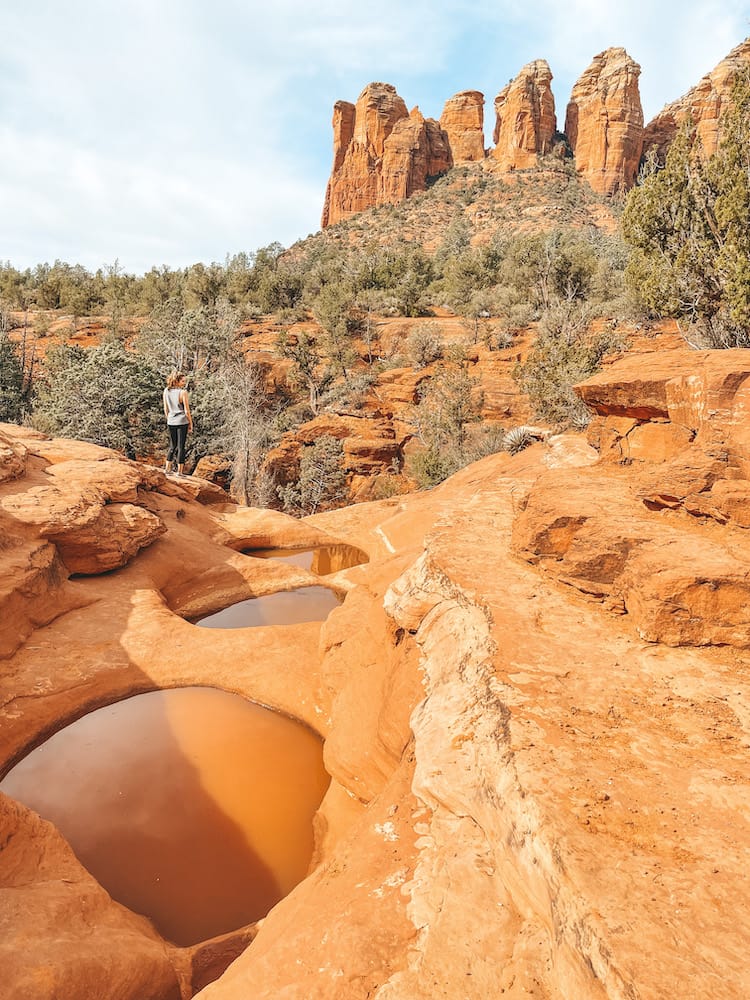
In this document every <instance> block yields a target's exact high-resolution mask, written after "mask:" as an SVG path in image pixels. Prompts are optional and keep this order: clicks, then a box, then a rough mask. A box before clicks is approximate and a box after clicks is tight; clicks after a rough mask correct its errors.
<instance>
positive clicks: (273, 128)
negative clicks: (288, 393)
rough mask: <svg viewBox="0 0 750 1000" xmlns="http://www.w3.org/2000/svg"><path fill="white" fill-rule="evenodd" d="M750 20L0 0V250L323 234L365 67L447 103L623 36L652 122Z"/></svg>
mask: <svg viewBox="0 0 750 1000" xmlns="http://www.w3.org/2000/svg"><path fill="white" fill-rule="evenodd" d="M749 34H750V0H657V2H654V0H630V2H629V3H628V4H625V3H623V2H622V0H567V2H566V3H564V4H563V3H561V2H560V0H556V2H553V0H536V2H535V3H533V4H531V3H528V0H473V2H464V0H407V2H404V0H399V2H397V0H378V3H376V4H373V3H371V2H359V0H263V2H261V0H212V2H210V3H209V2H207V0H117V2H115V0H88V2H87V0H65V2H64V3H61V2H60V0H23V2H22V3H21V2H19V0H0V37H2V39H3V45H2V47H1V49H0V260H2V261H10V262H11V264H13V265H14V266H15V267H19V268H26V267H33V266H34V265H35V264H37V263H41V262H43V261H49V262H50V263H51V262H52V261H54V260H55V259H60V260H66V261H68V263H71V264H73V263H79V264H83V265H84V266H85V267H87V268H89V269H90V270H96V269H97V268H99V267H106V266H109V265H112V264H114V262H115V261H116V260H117V261H118V262H119V264H120V266H121V267H122V268H123V269H124V270H126V271H130V272H133V273H142V272H143V271H146V270H148V269H149V268H151V267H152V266H161V265H165V264H166V265H169V266H170V267H184V266H187V265H190V264H193V263H196V262H197V261H203V262H205V263H208V262H210V261H224V260H225V258H226V256H227V254H235V253H238V252H240V251H253V250H255V249H257V248H258V247H261V246H265V245H267V244H269V243H271V242H274V241H278V242H280V243H282V244H283V245H284V246H288V245H290V244H291V243H293V242H294V241H295V240H296V239H299V238H303V237H305V236H307V235H308V234H309V233H312V232H315V231H317V229H318V228H319V225H320V214H321V210H322V206H323V198H324V194H325V185H326V181H327V179H328V174H329V172H330V169H331V160H332V130H331V115H332V109H333V105H334V103H335V102H336V101H337V100H349V101H356V99H357V96H358V95H359V93H360V91H361V90H362V89H363V87H365V86H366V85H367V84H368V83H369V82H371V81H374V80H380V81H384V82H387V83H392V84H394V85H395V86H396V88H397V90H398V92H399V94H400V95H401V97H403V99H404V101H405V102H406V104H407V106H408V107H409V108H412V107H413V106H414V105H419V107H420V109H421V111H422V113H423V114H425V115H426V116H428V117H436V118H437V117H439V116H440V113H441V111H442V107H443V104H444V103H445V101H446V100H447V99H448V98H449V97H451V96H452V95H453V94H455V93H457V92H458V91H460V90H469V89H471V90H481V91H482V92H483V93H484V95H485V99H486V104H485V133H486V136H487V145H490V142H491V136H492V129H493V126H494V111H493V106H492V105H493V100H494V97H495V95H496V94H497V93H498V91H499V90H501V89H502V87H503V86H505V84H506V83H507V82H508V81H509V80H510V79H511V78H512V77H514V76H515V75H516V74H517V73H518V71H519V70H520V68H521V67H522V66H523V65H524V64H525V63H527V62H530V61H531V60H533V59H539V58H542V59H546V60H547V62H548V63H549V64H550V67H551V69H552V73H553V76H554V80H553V84H552V87H553V91H554V94H555V101H556V106H557V115H558V127H562V124H563V122H564V118H565V106H566V104H567V101H568V98H569V96H570V91H571V88H572V86H573V84H574V82H575V80H576V79H577V78H578V76H580V74H581V73H582V72H583V71H584V70H585V69H586V67H587V66H588V64H589V63H590V62H591V59H592V58H593V56H594V55H596V54H597V53H598V52H601V51H602V50H603V49H605V48H608V47H609V46H614V45H623V46H625V48H626V49H627V50H628V52H629V53H630V55H631V56H632V57H633V58H634V59H635V60H636V61H637V62H639V63H640V65H641V68H642V74H641V80H640V82H641V98H642V101H643V106H644V114H645V117H646V120H647V121H648V120H649V119H650V118H651V117H653V115H654V114H656V112H657V111H658V110H659V109H660V108H661V107H662V106H663V105H664V104H665V103H667V102H668V101H671V100H674V99H675V98H677V97H679V96H681V95H682V94H683V93H685V91H687V90H688V89H689V88H690V87H692V86H693V85H694V84H696V83H697V82H698V80H699V79H700V78H701V76H703V75H704V74H705V73H707V72H709V71H710V70H711V69H712V68H713V67H714V66H715V65H716V64H717V63H718V62H719V61H720V60H721V59H723V58H724V56H726V55H727V53H728V52H729V51H730V50H731V49H732V48H733V47H734V46H735V45H737V44H738V43H739V42H741V41H742V40H743V39H744V38H745V37H747V36H748V35H749Z"/></svg>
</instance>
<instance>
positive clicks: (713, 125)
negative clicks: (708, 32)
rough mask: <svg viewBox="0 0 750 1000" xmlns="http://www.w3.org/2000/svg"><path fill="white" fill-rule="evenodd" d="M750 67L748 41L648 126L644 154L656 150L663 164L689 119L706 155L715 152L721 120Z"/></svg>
mask: <svg viewBox="0 0 750 1000" xmlns="http://www.w3.org/2000/svg"><path fill="white" fill-rule="evenodd" d="M749 64H750V38H746V39H745V41H744V42H742V43H741V44H740V45H738V46H736V47H735V48H734V49H732V51H731V52H730V53H729V55H728V56H727V57H726V59H722V61H721V62H720V63H719V65H718V66H716V68H715V69H713V70H712V71H711V72H710V73H707V74H706V76H704V77H703V79H702V80H701V81H700V82H699V83H698V84H697V85H696V86H695V87H693V88H692V89H691V90H689V91H688V92H687V94H685V95H684V96H683V97H680V98H679V99H678V100H676V101H673V102H672V103H671V104H668V105H667V106H666V107H665V108H663V109H662V110H661V111H660V112H659V114H658V115H656V117H655V118H653V119H652V120H651V121H650V122H649V123H648V125H647V126H646V128H645V131H644V133H643V151H644V153H647V152H648V151H649V150H651V149H653V150H654V151H655V152H656V154H657V156H658V157H659V159H660V160H662V161H663V160H664V158H665V156H666V153H667V149H668V148H669V145H670V144H671V142H672V140H673V139H674V137H675V135H676V134H677V131H678V129H679V127H680V125H681V124H682V122H684V121H685V120H686V119H689V120H691V121H692V122H694V124H695V126H696V133H697V135H698V138H699V139H700V142H701V145H702V147H703V152H704V153H705V155H706V156H710V155H711V154H712V153H713V152H715V151H716V148H717V147H718V145H719V140H720V138H721V135H720V129H719V120H720V118H721V116H722V114H723V113H724V112H725V111H726V109H727V107H728V106H729V104H730V101H731V94H732V87H733V85H734V81H735V80H736V78H737V74H738V73H741V72H743V71H746V70H747V68H748V65H749Z"/></svg>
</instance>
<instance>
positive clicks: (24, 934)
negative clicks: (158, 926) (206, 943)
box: [0, 793, 181, 1000]
mask: <svg viewBox="0 0 750 1000" xmlns="http://www.w3.org/2000/svg"><path fill="white" fill-rule="evenodd" d="M169 952H170V948H169V946H168V945H167V944H166V943H165V942H164V941H162V940H161V938H160V937H159V935H158V934H156V932H155V931H154V929H153V928H152V927H151V925H150V924H149V922H148V921H147V920H145V919H144V918H143V917H139V916H136V914H134V913H131V912H130V910H127V909H126V908H125V907H124V906H120V905H119V904H118V903H115V902H113V901H112V900H111V899H110V897H109V896H108V895H107V893H106V892H105V891H104V889H102V887H101V886H100V885H99V884H98V883H97V882H96V880H95V879H94V878H93V877H92V876H91V875H89V873H88V872H87V871H86V870H85V869H84V868H83V867H82V866H81V864H80V863H79V861H78V860H77V858H76V857H75V855H74V854H73V852H72V850H71V849H70V847H69V846H68V844H67V843H66V842H65V840H63V838H62V836H61V835H60V834H59V833H58V832H57V830H56V829H55V828H54V827H53V826H52V824H51V823H46V822H44V821H43V820H41V819H40V818H39V817H38V816H37V815H36V813H34V812H31V810H29V809H26V808H25V807H24V806H22V805H20V804H19V803H17V802H14V801H13V799H9V798H7V797H6V796H5V795H2V794H1V793H0V974H1V975H2V984H3V985H2V994H3V996H4V997H8V998H18V1000H21V998H24V1000H32V998H33V1000H37V998H42V997H70V998H71V1000H72V998H76V997H81V998H83V997H99V996H111V997H118V998H121V1000H143V998H144V997H149V998H152V1000H180V995H181V994H180V987H179V984H178V978H177V974H176V972H175V969H174V968H173V963H172V961H171V957H170V954H169Z"/></svg>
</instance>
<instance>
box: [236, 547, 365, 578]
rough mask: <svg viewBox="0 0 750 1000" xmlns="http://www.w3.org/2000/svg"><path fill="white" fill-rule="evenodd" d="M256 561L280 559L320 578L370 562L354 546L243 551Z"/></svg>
mask: <svg viewBox="0 0 750 1000" xmlns="http://www.w3.org/2000/svg"><path fill="white" fill-rule="evenodd" d="M243 551H244V553H245V555H247V556H254V557H255V558H256V559H278V560H280V561H281V562H285V563H289V565H291V566H300V567H301V568H302V569H306V570H308V571H309V572H310V573H316V574H317V575H318V576H328V574H329V573H338V572H339V571H340V570H342V569H351V567H352V566H361V565H362V564H363V563H366V562H369V557H368V555H367V553H366V552H363V551H362V550H361V549H358V548H356V547H355V546H354V545H321V546H318V548H314V549H243Z"/></svg>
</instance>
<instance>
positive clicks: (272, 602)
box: [195, 587, 339, 628]
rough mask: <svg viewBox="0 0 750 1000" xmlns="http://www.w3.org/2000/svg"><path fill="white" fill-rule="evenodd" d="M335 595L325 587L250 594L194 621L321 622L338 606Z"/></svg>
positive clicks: (232, 624) (236, 624)
mask: <svg viewBox="0 0 750 1000" xmlns="http://www.w3.org/2000/svg"><path fill="white" fill-rule="evenodd" d="M338 605H339V598H338V597H337V595H336V594H335V593H334V591H332V590H329V589H328V587H300V588H299V589H298V590H283V591H280V592H279V593H277V594H267V595H266V596H265V597H251V598H250V599H249V600H247V601H239V602H238V603H237V604H231V605H230V606H229V607H228V608H224V609H223V610H222V611H217V612H216V613H215V614H212V615H207V616H206V617H205V618H201V619H199V620H198V621H196V623H195V624H196V625H202V626H204V627H205V628H251V627H252V626H257V625H293V624H299V623H300V622H319V621H323V620H324V619H325V618H327V617H328V615H329V614H330V613H331V611H333V609H334V608H336V607H338Z"/></svg>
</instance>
